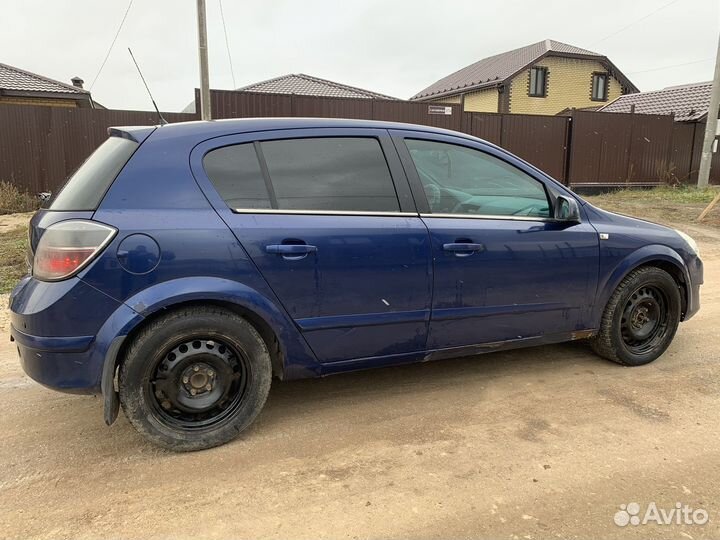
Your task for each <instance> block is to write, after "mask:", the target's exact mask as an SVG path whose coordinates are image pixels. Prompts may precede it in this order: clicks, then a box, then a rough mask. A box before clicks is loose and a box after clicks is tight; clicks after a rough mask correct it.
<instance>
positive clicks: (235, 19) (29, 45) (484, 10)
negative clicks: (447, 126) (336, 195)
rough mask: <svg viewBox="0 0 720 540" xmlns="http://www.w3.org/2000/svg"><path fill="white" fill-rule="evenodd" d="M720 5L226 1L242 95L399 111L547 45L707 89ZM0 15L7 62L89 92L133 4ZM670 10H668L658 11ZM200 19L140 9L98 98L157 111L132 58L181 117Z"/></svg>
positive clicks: (176, 9)
mask: <svg viewBox="0 0 720 540" xmlns="http://www.w3.org/2000/svg"><path fill="white" fill-rule="evenodd" d="M668 4H669V5H668ZM207 5H208V33H209V49H210V86H211V87H212V88H224V89H229V88H233V82H232V78H231V74H230V67H229V62H228V53H227V49H226V46H225V38H224V34H223V26H222V22H221V17H220V9H219V0H207ZM719 5H720V2H718V0H675V1H672V0H603V1H601V2H598V1H597V0H596V1H593V2H589V1H585V0H560V1H554V0H545V1H544V2H542V1H540V2H538V1H537V0H535V1H526V0H522V1H521V0H495V1H494V2H489V1H487V0H486V1H483V0H469V1H464V0H453V1H448V2H438V1H437V0H435V1H427V2H425V1H419V0H415V1H405V0H402V1H394V0H366V1H360V0H357V1H350V0H345V1H343V0H335V1H321V0H301V1H300V0H298V1H291V0H262V1H260V0H255V1H246V0H223V9H224V13H225V21H226V25H227V33H228V40H229V44H230V53H231V55H232V63H233V67H234V70H235V80H236V81H235V82H236V85H237V86H238V87H239V86H243V85H246V84H250V83H253V82H257V81H261V80H264V79H269V78H272V77H276V76H278V75H284V74H287V73H307V74H310V75H315V76H318V77H323V78H326V79H331V80H334V81H338V82H342V83H345V84H350V85H353V86H359V87H361V88H366V89H368V90H374V91H377V92H381V93H383V94H389V95H391V96H396V97H401V98H408V97H410V96H411V95H413V94H414V93H416V92H418V91H419V90H421V89H423V88H425V87H426V86H428V85H429V84H431V83H433V82H434V81H436V80H437V79H439V78H441V77H443V76H445V75H447V74H449V73H451V72H453V71H456V70H457V69H459V68H461V67H464V66H466V65H468V64H471V63H473V62H475V61H477V60H479V59H481V58H484V57H486V56H490V55H493V54H496V53H500V52H504V51H507V50H510V49H514V48H518V47H522V46H524V45H528V44H530V43H535V42H538V41H541V40H543V39H546V38H550V39H555V40H558V41H562V42H565V43H569V44H572V45H576V46H578V47H583V48H586V49H590V50H593V51H596V52H599V53H601V54H605V55H606V56H608V57H609V58H610V59H611V60H612V61H613V62H614V63H615V65H616V66H618V68H619V69H620V70H622V71H623V72H624V73H625V75H627V76H628V77H629V78H630V80H632V81H633V82H634V83H635V85H636V86H638V87H639V88H640V90H654V89H658V88H663V87H666V86H673V85H679V84H684V83H691V82H700V81H706V80H710V79H711V78H712V73H713V67H714V63H713V59H714V56H715V52H716V49H717V43H718V31H719V29H720V9H719ZM0 6H1V9H0V13H2V21H3V24H2V31H1V32H0V52H1V54H0V62H3V63H6V64H10V65H14V66H17V67H20V68H23V69H26V70H29V71H33V72H36V73H39V74H42V75H45V76H48V77H51V78H54V79H58V80H60V81H64V82H69V80H70V78H71V77H73V76H75V75H78V76H80V77H82V78H83V79H85V82H86V84H85V87H86V88H88V87H89V86H90V84H91V82H92V80H93V78H94V77H95V76H96V74H97V73H98V70H99V68H100V65H101V63H102V61H103V58H104V57H105V55H106V53H107V51H108V48H109V46H110V43H111V41H112V38H113V36H114V35H115V32H116V31H117V28H118V26H119V24H120V21H121V19H122V17H123V14H124V13H125V10H126V9H127V6H128V0H73V1H63V0H56V1H51V0H46V1H39V0H23V1H17V0H0ZM662 6H667V7H664V8H663V9H660V10H658V8H661V7H662ZM656 10H657V11H656ZM653 12H655V13H653ZM195 16H196V12H195V2H194V1H193V0H134V3H133V5H132V7H131V9H130V11H129V14H128V17H127V20H126V21H125V24H124V26H123V28H122V31H121V32H120V35H119V37H118V40H117V42H116V43H115V46H114V48H113V49H112V52H111V54H110V57H109V59H108V61H107V63H106V65H105V67H104V69H103V71H102V73H101V74H100V76H99V78H98V79H97V82H96V83H95V85H94V87H93V88H92V93H93V97H94V98H95V99H96V100H97V101H99V102H100V103H102V104H103V105H105V106H106V107H109V108H117V109H140V110H146V109H148V108H150V107H151V104H150V102H149V100H148V98H147V95H146V94H145V90H144V88H143V87H142V83H141V82H140V80H139V78H138V75H137V73H136V71H135V68H134V66H133V64H132V61H131V59H130V56H129V55H128V52H127V48H128V46H130V47H132V49H133V52H134V53H135V56H136V58H137V60H138V62H139V63H140V66H141V67H142V69H143V72H144V74H145V78H146V79H147V80H148V84H149V85H150V88H151V90H152V91H153V93H154V95H155V99H156V101H157V102H158V104H159V106H160V108H161V109H163V110H166V111H177V110H181V109H182V108H183V107H185V105H186V104H187V103H188V102H189V101H191V100H192V99H193V94H194V91H193V89H194V88H195V87H197V86H198V59H197V49H196V45H197V26H196V17H195ZM643 18H644V19H643ZM639 19H643V20H640V21H639V22H636V23H634V24H631V25H630V26H629V27H628V28H627V29H623V28H624V27H625V26H627V25H629V24H630V23H633V22H634V21H638V20H639ZM679 64H684V65H679ZM672 66H675V67H672Z"/></svg>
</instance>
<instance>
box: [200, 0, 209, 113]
mask: <svg viewBox="0 0 720 540" xmlns="http://www.w3.org/2000/svg"><path fill="white" fill-rule="evenodd" d="M197 20H198V55H199V56H200V118H201V119H202V120H211V119H212V114H211V112H210V70H209V68H208V50H207V14H206V12H205V0H197Z"/></svg>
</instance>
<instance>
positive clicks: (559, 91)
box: [507, 55, 623, 114]
mask: <svg viewBox="0 0 720 540" xmlns="http://www.w3.org/2000/svg"><path fill="white" fill-rule="evenodd" d="M532 67H543V68H546V69H547V72H546V76H547V82H546V85H547V91H546V95H545V96H544V97H531V96H530V95H529V91H528V90H529V84H530V70H531V68H532ZM610 67H611V66H608V65H606V64H605V63H603V62H601V61H600V60H596V59H590V58H582V57H572V56H550V55H549V56H545V57H543V58H540V59H539V60H537V61H536V62H535V63H533V64H531V65H530V66H527V68H526V69H523V70H522V71H520V72H518V73H517V74H516V75H515V76H514V77H512V79H511V80H510V83H509V84H508V85H507V87H508V89H509V98H508V99H509V110H510V112H511V113H516V114H557V113H559V112H560V111H562V110H563V109H566V108H568V107H575V108H583V107H593V106H598V105H600V104H602V103H603V102H599V101H597V100H593V99H592V80H593V74H595V73H600V74H607V75H608V88H607V100H606V102H610V101H612V100H614V99H615V98H617V97H619V96H620V95H622V93H623V87H622V85H621V83H620V81H619V80H618V79H617V78H616V76H615V75H614V74H613V71H614V70H612V69H609V68H610Z"/></svg>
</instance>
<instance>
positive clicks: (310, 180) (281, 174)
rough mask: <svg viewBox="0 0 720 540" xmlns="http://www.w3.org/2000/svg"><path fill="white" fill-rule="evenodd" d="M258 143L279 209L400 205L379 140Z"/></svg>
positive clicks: (365, 209) (368, 209) (359, 209)
mask: <svg viewBox="0 0 720 540" xmlns="http://www.w3.org/2000/svg"><path fill="white" fill-rule="evenodd" d="M260 146H261V148H262V153H263V155H264V157H265V161H266V163H267V168H268V173H269V175H270V179H271V182H272V185H273V188H274V190H275V195H276V197H277V205H278V208H279V209H280V210H321V211H352V212H397V211H399V210H400V203H399V202H398V198H397V195H396V193H395V186H394V185H393V181H392V177H391V176H390V170H389V169H388V165H387V162H386V161H385V155H384V154H383V151H382V148H381V147H380V143H379V141H378V140H377V139H372V138H351V137H329V138H318V139H285V140H277V141H266V142H262V143H261V145H260Z"/></svg>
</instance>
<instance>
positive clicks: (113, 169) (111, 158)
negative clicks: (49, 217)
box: [50, 137, 138, 211]
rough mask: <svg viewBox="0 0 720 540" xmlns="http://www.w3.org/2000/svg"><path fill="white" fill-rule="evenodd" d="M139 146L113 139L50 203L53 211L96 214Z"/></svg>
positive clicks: (88, 161)
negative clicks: (106, 193) (111, 185)
mask: <svg viewBox="0 0 720 540" xmlns="http://www.w3.org/2000/svg"><path fill="white" fill-rule="evenodd" d="M137 147H138V143H136V142H134V141H131V140H129V139H123V138H121V137H110V138H109V139H108V140H107V141H105V142H104V143H103V144H101V145H100V146H99V147H98V148H97V150H95V151H94V152H93V153H92V154H91V155H90V157H89V158H87V160H85V163H83V164H82V165H80V168H79V169H78V170H77V171H75V173H74V174H73V175H72V176H71V177H70V178H69V179H68V181H67V183H66V184H65V186H64V187H63V188H62V190H60V193H58V195H57V196H56V197H54V198H53V199H52V200H51V201H50V210H73V211H80V210H95V209H97V207H98V205H99V204H100V201H101V200H102V198H103V196H104V195H105V192H106V191H107V190H108V188H109V187H110V184H112V183H113V180H115V177H116V176H117V175H118V174H119V173H120V171H121V170H122V168H123V167H124V166H125V164H126V163H127V161H128V160H129V159H130V156H132V154H133V152H134V151H135V149H136V148H137Z"/></svg>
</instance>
